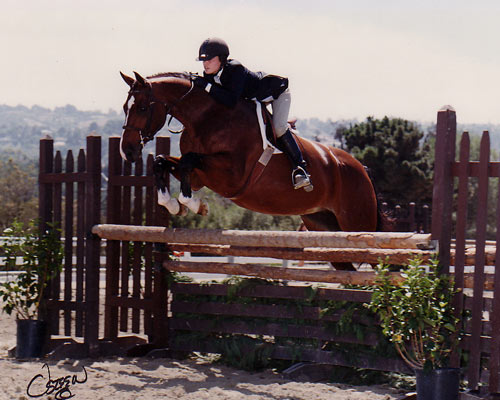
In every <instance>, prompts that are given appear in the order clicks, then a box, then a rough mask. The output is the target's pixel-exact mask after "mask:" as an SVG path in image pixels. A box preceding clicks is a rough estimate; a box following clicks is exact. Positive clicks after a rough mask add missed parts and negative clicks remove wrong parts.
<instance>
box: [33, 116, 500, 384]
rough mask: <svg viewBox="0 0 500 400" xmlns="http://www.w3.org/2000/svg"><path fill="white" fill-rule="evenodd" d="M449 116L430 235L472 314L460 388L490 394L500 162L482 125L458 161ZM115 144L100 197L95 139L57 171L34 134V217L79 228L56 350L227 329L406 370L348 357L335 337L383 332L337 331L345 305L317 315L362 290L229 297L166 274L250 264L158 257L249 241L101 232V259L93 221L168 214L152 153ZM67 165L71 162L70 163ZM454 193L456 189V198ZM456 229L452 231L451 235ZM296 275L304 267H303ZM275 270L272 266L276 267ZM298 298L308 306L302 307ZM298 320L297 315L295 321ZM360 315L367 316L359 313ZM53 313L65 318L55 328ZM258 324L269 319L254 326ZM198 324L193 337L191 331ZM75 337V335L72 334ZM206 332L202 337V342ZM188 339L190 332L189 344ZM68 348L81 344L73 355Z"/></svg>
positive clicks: (496, 321)
mask: <svg viewBox="0 0 500 400" xmlns="http://www.w3.org/2000/svg"><path fill="white" fill-rule="evenodd" d="M455 118H456V117H455V112H454V111H453V110H451V109H445V110H441V111H439V112H438V121H437V122H438V123H437V132H436V133H437V139H436V155H437V156H436V163H435V178H434V180H435V185H434V191H433V205H432V229H431V230H432V239H434V240H437V241H438V242H439V256H440V259H441V262H442V263H443V264H444V265H445V266H446V267H447V269H449V270H450V272H452V273H454V274H455V279H456V285H457V287H458V288H461V289H463V290H464V293H465V295H466V296H457V299H456V304H457V307H458V309H459V310H461V309H464V308H465V309H469V310H470V315H471V319H470V321H469V322H468V323H467V327H466V328H467V336H466V338H465V340H464V341H463V345H462V347H463V352H465V353H467V355H468V357H467V358H468V362H467V363H465V364H461V366H462V368H464V372H465V377H466V378H467V381H468V385H469V387H470V388H471V389H478V388H479V387H480V386H481V385H484V384H487V391H489V392H491V393H496V392H497V391H498V390H499V388H498V378H499V367H500V365H499V364H500V360H499V359H500V354H499V344H500V343H499V340H500V289H498V290H495V288H500V284H497V285H495V283H496V282H497V280H498V279H500V274H495V270H496V265H497V260H498V259H499V257H498V254H497V250H496V246H495V243H491V242H487V241H486V235H485V229H486V228H485V227H486V222H487V221H486V219H487V218H486V212H487V209H488V204H487V199H488V195H487V194H488V182H489V181H490V180H496V182H498V177H499V176H500V173H499V172H500V167H499V163H498V162H491V161H490V160H489V137H488V134H487V133H483V138H482V144H481V155H480V160H479V162H476V161H470V160H469V155H468V151H469V150H468V149H469V143H468V135H467V134H464V135H463V137H462V141H461V150H460V158H459V159H458V160H455V141H456V120H455ZM156 145H157V149H156V152H157V153H167V152H168V139H166V138H157V140H156ZM118 146H119V138H111V139H110V145H109V180H108V182H107V195H106V196H101V195H100V190H101V177H100V173H101V166H100V138H98V137H89V138H88V140H87V152H86V154H85V153H84V152H83V151H81V152H80V154H79V159H80V155H81V154H83V155H81V157H82V159H83V160H84V161H82V162H81V164H80V162H79V164H78V167H77V168H78V171H77V172H73V169H72V167H71V166H67V167H66V170H65V171H62V168H61V167H60V166H57V165H60V164H61V161H57V160H60V159H61V156H60V154H59V153H56V156H55V157H54V156H53V149H52V144H51V141H50V140H42V141H41V153H40V199H41V202H40V215H41V216H42V218H43V220H44V221H53V220H55V221H61V226H62V227H63V235H65V237H71V236H75V235H76V236H77V237H78V240H77V246H76V254H73V253H70V249H69V248H67V253H66V260H67V263H66V267H65V270H64V272H63V273H62V275H61V276H62V277H61V279H59V280H58V279H56V280H55V281H54V282H53V285H52V289H51V291H50V308H49V311H50V313H49V314H50V316H51V321H52V333H53V334H54V335H56V334H59V335H61V334H63V335H67V336H71V337H72V338H73V341H74V342H75V341H76V342H77V343H76V344H75V343H73V344H72V345H66V347H59V350H58V351H59V352H60V354H77V353H78V354H85V355H89V354H90V355H92V354H102V353H106V352H108V351H116V350H117V348H119V347H120V346H125V347H126V346H130V344H131V343H144V344H145V346H144V347H143V349H151V348H153V347H165V346H169V347H170V349H177V350H193V349H198V350H203V349H206V350H217V349H218V350H219V351H220V350H221V347H220V346H223V345H222V344H221V342H220V339H221V337H222V336H224V335H229V334H230V333H235V334H238V335H239V336H242V335H243V336H247V337H248V336H249V335H253V336H255V335H256V336H265V335H269V336H273V337H274V338H275V344H276V346H275V347H274V348H273V349H272V356H274V357H277V358H287V359H297V360H298V359H300V360H310V361H317V362H319V361H321V362H329V363H334V364H339V365H355V366H358V367H365V368H375V369H384V370H396V371H403V370H406V371H407V369H406V368H405V366H404V365H403V364H402V363H401V362H399V360H398V359H391V360H389V361H388V360H384V359H383V358H382V357H380V356H379V357H373V356H371V357H366V356H362V355H359V357H357V361H356V360H353V359H352V358H349V357H347V355H346V353H345V352H342V347H343V346H344V347H345V348H349V343H351V344H352V342H353V341H354V342H355V343H357V345H361V346H363V345H364V346H367V347H373V346H376V345H377V344H378V343H379V339H378V338H376V337H375V336H373V335H368V336H366V337H365V338H361V337H356V338H355V335H353V334H352V332H351V333H350V334H346V333H344V334H342V333H339V332H337V333H336V331H335V329H333V328H332V325H331V324H336V323H338V322H339V321H340V320H341V318H342V311H341V309H337V310H336V311H335V312H333V314H331V315H328V314H327V315H324V313H323V311H324V307H325V304H327V303H328V302H331V301H342V302H348V303H343V304H344V305H346V304H350V303H356V302H357V303H363V302H366V301H369V298H370V292H369V291H365V290H358V289H346V288H345V287H342V286H340V287H335V288H319V289H314V290H313V292H314V293H312V292H311V289H308V287H307V286H304V284H303V283H302V284H300V285H292V284H291V283H290V284H288V285H287V286H283V285H272V286H270V285H267V284H264V283H263V282H260V284H257V285H256V286H255V287H246V288H245V287H238V286H236V289H238V290H239V291H237V292H236V293H237V294H235V292H234V291H235V290H236V289H234V285H227V284H220V283H218V284H212V285H200V284H196V283H182V282H174V281H172V278H173V276H172V275H175V274H173V272H175V271H177V270H178V271H181V270H186V268H187V269H193V268H197V270H203V269H206V270H208V269H210V271H211V272H214V271H220V270H219V268H222V269H224V268H226V269H225V271H226V272H231V273H236V274H242V273H243V272H244V270H245V269H247V270H249V269H248V268H246V267H245V266H241V265H231V264H229V266H228V265H226V266H222V265H215V266H214V265H212V266H211V267H207V264H205V265H204V266H203V265H202V266H196V267H195V266H194V265H193V264H189V263H187V264H186V262H179V261H175V260H168V259H167V256H166V255H165V254H166V253H165V251H166V250H170V251H172V250H179V251H200V252H204V253H205V252H213V253H214V254H218V255H222V254H223V255H234V256H238V255H245V256H252V255H257V253H256V250H255V248H254V249H253V250H252V249H250V247H249V246H245V245H243V246H242V245H241V244H213V243H211V244H210V243H208V244H207V243H197V244H186V243H176V244H174V243H170V242H169V244H168V245H166V244H153V243H150V242H146V241H143V239H144V238H139V237H138V236H137V237H135V236H134V237H124V238H119V239H123V240H107V241H106V259H105V261H101V263H99V255H100V253H99V249H100V248H99V242H100V239H99V237H98V236H97V235H95V234H92V233H91V229H92V227H93V226H95V225H98V224H100V223H101V222H105V223H106V224H114V225H135V226H140V225H146V226H152V225H156V226H166V222H167V218H168V217H167V215H166V214H165V213H164V211H163V210H162V209H160V208H159V207H158V206H156V198H155V195H156V193H155V191H154V189H153V178H152V176H151V162H152V160H151V157H148V159H147V161H146V168H144V167H143V165H142V164H141V163H138V164H136V165H134V166H131V165H130V164H129V163H125V162H123V161H122V160H121V158H120V156H119V151H118ZM70 154H71V153H69V154H68V156H67V160H68V159H70ZM66 163H67V165H72V161H67V162H66ZM471 182H472V183H473V184H474V185H477V187H478V189H477V193H478V196H477V198H474V199H468V195H467V194H468V192H469V188H470V186H472V183H471ZM454 192H457V195H456V200H455V201H454V200H453V199H454V197H453V195H454ZM73 194H74V197H75V198H73V197H72V196H73ZM103 200H104V201H103ZM471 201H474V202H475V203H476V208H477V210H478V213H477V217H476V226H475V232H476V236H475V238H474V241H473V242H472V243H471V242H470V240H469V241H468V240H467V239H470V238H467V236H466V223H465V220H466V217H467V211H468V207H467V206H468V205H469V206H470V204H471ZM101 203H105V204H106V207H105V208H104V207H102V209H106V216H105V218H103V217H102V216H101V215H100V214H99V210H100V209H101ZM490 207H491V205H490ZM59 210H63V211H59ZM499 215H500V213H499V212H497V229H496V232H500V230H499V229H498V225H499V224H500V217H498V216H499ZM101 219H102V221H101ZM96 229H97V228H96ZM455 232H456V237H453V238H452V234H453V233H455ZM285 247H289V246H285ZM272 250H273V251H274V253H268V255H269V254H271V256H276V257H278V258H287V257H288V258H290V259H295V260H324V259H326V258H328V257H332V256H333V255H334V253H335V254H336V256H337V257H349V260H350V261H355V258H356V254H357V256H358V257H362V258H361V259H362V260H366V257H367V254H363V256H360V255H359V253H356V251H358V250H359V249H350V250H346V249H342V250H341V251H339V250H338V249H337V250H332V249H330V250H327V251H330V253H329V254H326V255H325V254H322V251H320V250H318V249H311V250H310V249H309V248H308V247H297V248H295V249H294V250H292V251H291V252H288V253H287V254H288V255H287V256H286V257H283V248H282V247H277V248H273V249H272ZM393 250H394V249H393ZM363 257H364V258H363ZM74 261H76V262H74ZM104 264H105V266H106V270H105V275H106V278H105V284H104V282H102V281H100V279H99V265H101V266H104ZM233 264H236V263H233ZM163 267H165V268H166V269H165V268H163ZM264 267H266V268H276V267H272V266H271V267H270V266H261V267H259V268H261V272H262V271H265V270H266V268H264ZM183 268H184V269H183ZM257 269H258V268H257ZM167 270H168V271H170V272H166V271H167ZM284 271H285V272H286V273H288V272H287V271H286V270H284ZM285 272H284V273H285ZM295 272H296V273H304V274H306V272H305V270H304V271H303V272H301V271H298V272H297V271H295ZM326 272H328V271H326ZM262 273H263V274H264V273H266V272H262ZM272 273H273V274H274V273H276V271H275V270H272ZM366 273H367V272H355V273H351V276H352V277H355V278H349V279H353V280H351V281H347V279H348V278H347V275H346V276H345V277H344V278H340V276H341V275H342V273H341V271H338V273H337V272H336V273H331V272H328V273H327V274H326V275H328V274H330V275H329V276H330V278H329V279H330V282H332V281H335V280H336V281H337V282H344V283H348V282H356V284H362V283H363V282H364V283H366V282H369V280H367V279H365V278H367V277H368V275H362V274H366ZM368 273H369V272H368ZM275 276H276V275H275ZM333 276H335V278H333ZM282 279H286V280H292V279H297V280H300V281H306V282H311V281H314V279H312V275H311V274H310V275H303V276H298V275H295V276H290V275H288V277H284V278H282ZM343 279H344V280H343ZM99 289H101V291H103V292H104V293H101V294H102V295H103V296H104V297H105V300H104V304H103V303H102V302H100V301H99V299H100V297H99ZM313 294H314V296H313ZM235 296H236V297H239V299H240V300H244V302H245V304H244V305H242V303H241V302H236V301H235ZM252 299H253V300H252ZM252 301H254V303H253V304H252ZM305 301H308V302H309V303H307V305H304V304H305V303H304V302H305ZM297 302H299V303H300V307H299V308H300V313H298V311H297V310H295V311H294V310H290V309H288V310H287V307H289V305H290V304H295V303H297ZM226 303H227V304H226ZM99 312H100V314H99ZM235 316H239V317H240V318H241V319H240V320H239V322H238V321H236V320H235V319H234V318H229V317H235ZM299 317H302V319H303V320H301V321H298V318H299ZM323 317H326V319H323ZM262 318H267V320H266V321H267V322H265V323H264V322H262ZM269 318H271V319H273V318H274V319H276V318H279V321H278V322H275V323H274V325H273V322H272V321H269ZM353 318H354V319H356V318H358V317H355V316H353ZM359 318H360V319H361V320H362V319H363V317H362V316H360V317H359ZM59 320H61V321H62V322H63V327H61V326H60V323H59ZM72 321H74V327H73V322H72ZM214 321H215V322H214ZM252 321H253V322H252ZM256 321H257V322H259V321H260V322H259V323H263V324H264V326H265V327H264V328H263V327H262V326H261V327H260V328H259V326H258V323H257V325H256ZM358 322H359V323H361V324H362V323H363V321H358ZM337 327H338V326H337ZM332 329H333V330H332ZM194 332H198V334H199V335H198V336H196V335H195V336H193V335H189V333H194ZM82 335H83V341H82V340H81V339H78V338H81V337H82ZM203 335H205V336H203ZM203 337H206V339H207V340H202V339H200V338H203ZM53 338H54V340H53V343H54V345H55V344H59V343H60V342H61V341H67V339H59V338H58V336H53ZM186 338H191V339H193V338H194V339H196V340H194V339H193V341H192V342H190V341H189V340H187V341H186V340H185V339H186ZM287 338H295V339H294V340H295V341H299V342H300V341H303V342H304V343H305V342H307V344H308V347H307V346H306V347H307V348H305V350H304V351H303V352H297V351H296V349H295V348H294V347H293V346H288V344H289V340H288V339H287ZM354 338H355V339H354ZM56 339H57V340H56ZM209 339H210V340H209ZM309 339H314V340H315V341H314V343H313V342H312V341H309V342H308V340H309ZM190 343H192V345H191V344H190ZM295 343H296V342H295ZM287 346H288V347H287ZM75 348H77V349H78V351H76V352H75V353H71V351H74V349H75ZM61 349H62V350H61ZM299 353H300V354H299ZM459 363H460V358H459V357H458V356H455V358H454V364H455V365H457V366H458V365H460V364H459Z"/></svg>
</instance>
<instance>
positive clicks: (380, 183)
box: [338, 117, 434, 206]
mask: <svg viewBox="0 0 500 400" xmlns="http://www.w3.org/2000/svg"><path fill="white" fill-rule="evenodd" d="M338 134H339V136H341V137H342V145H343V147H344V148H345V149H346V150H347V151H348V152H349V153H351V154H352V155H353V156H354V157H356V158H357V159H358V160H359V161H360V162H361V163H362V164H363V165H365V166H366V167H368V169H369V172H370V175H371V177H372V180H373V182H374V185H375V188H376V190H377V192H378V193H379V194H380V195H381V197H382V199H383V201H386V202H387V203H388V204H389V206H394V205H396V204H407V203H409V202H411V201H413V202H415V203H417V204H430V203H431V200H432V167H433V163H434V150H433V149H434V137H433V136H432V135H430V134H428V135H425V134H424V133H423V132H422V131H421V130H420V129H419V127H418V126H417V125H416V124H415V123H413V122H409V121H406V120H403V119H400V118H393V119H389V118H387V117H384V118H383V119H381V120H379V119H375V118H373V117H368V118H367V119H366V121H365V122H362V123H359V124H355V125H354V126H351V127H350V128H348V129H345V130H341V131H338Z"/></svg>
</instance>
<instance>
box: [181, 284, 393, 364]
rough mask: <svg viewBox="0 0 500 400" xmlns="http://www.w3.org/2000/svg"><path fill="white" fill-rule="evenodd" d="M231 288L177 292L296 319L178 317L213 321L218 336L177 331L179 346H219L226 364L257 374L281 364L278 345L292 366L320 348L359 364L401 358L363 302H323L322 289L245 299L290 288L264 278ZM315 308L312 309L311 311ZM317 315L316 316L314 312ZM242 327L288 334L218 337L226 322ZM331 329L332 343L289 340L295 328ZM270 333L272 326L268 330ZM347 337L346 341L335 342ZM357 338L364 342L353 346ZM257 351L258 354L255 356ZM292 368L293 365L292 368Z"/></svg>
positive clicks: (312, 339) (185, 297) (188, 299)
mask: <svg viewBox="0 0 500 400" xmlns="http://www.w3.org/2000/svg"><path fill="white" fill-rule="evenodd" d="M224 284H225V285H227V292H226V293H227V294H226V295H213V294H212V295H209V294H204V295H201V294H183V293H175V294H174V301H176V302H189V303H203V304H207V303H226V304H244V305H249V306H258V305H259V306H262V305H267V306H271V307H286V310H287V311H288V312H291V313H292V315H293V316H292V315H288V316H284V315H281V314H278V315H273V316H264V315H262V316H242V315H237V314H235V315H231V314H226V313H220V314H218V313H217V314H203V313H175V315H174V318H181V319H186V320H204V321H209V323H210V326H212V327H213V329H214V331H213V333H207V332H193V331H176V332H175V341H176V343H178V344H181V343H183V344H186V345H187V346H193V343H211V344H212V346H213V348H215V349H217V351H218V352H219V353H221V359H220V360H221V361H222V362H224V363H225V364H228V365H231V366H233V367H236V368H242V369H247V370H255V369H260V368H263V367H266V366H267V367H268V366H270V365H276V362H275V360H272V359H271V354H272V350H274V349H275V348H276V347H277V346H283V347H286V348H287V350H288V352H289V355H290V356H291V358H292V359H293V360H292V361H290V362H293V361H294V362H297V361H299V360H301V359H302V353H303V351H304V350H307V349H313V350H314V349H319V348H321V350H323V351H332V352H333V353H335V354H342V355H343V357H344V358H345V359H346V360H350V361H351V362H353V363H354V362H356V359H357V357H359V356H363V357H366V358H371V357H373V359H376V358H378V357H389V358H391V357H397V354H396V351H395V350H394V348H393V346H392V345H391V343H390V342H389V340H388V339H386V338H385V337H384V335H383V334H382V331H381V328H380V327H379V326H378V325H377V323H376V319H375V315H374V313H373V312H371V311H370V310H368V309H367V308H366V307H365V306H364V304H363V303H360V302H352V301H334V300H326V299H320V298H318V289H319V287H318V286H316V285H314V286H313V285H309V286H306V287H304V289H305V290H304V293H303V296H301V297H298V298H290V297H288V296H284V297H283V298H280V297H279V296H278V297H268V296H263V297H260V296H259V297H257V296H252V295H242V293H243V290H244V292H245V293H249V292H250V293H251V292H253V290H249V289H252V288H255V287H257V286H258V287H262V286H286V283H285V282H281V281H273V280H267V279H259V278H242V277H231V278H229V279H227V280H225V281H224ZM311 308H312V309H311ZM314 309H316V310H317V312H318V316H319V319H318V318H316V317H312V319H309V318H308V317H306V316H304V312H305V311H307V312H308V313H309V312H311V311H314ZM313 314H314V313H313ZM234 323H237V324H238V325H239V324H242V325H246V326H247V327H249V328H250V329H253V328H256V327H259V330H261V329H260V328H263V327H265V326H271V325H272V326H273V328H272V329H276V327H278V326H279V327H280V328H281V329H280V330H281V331H282V332H283V333H281V334H279V335H276V336H273V335H256V334H254V335H251V334H246V335H235V336H234V337H233V335H230V334H227V333H216V332H217V329H216V328H217V327H220V326H222V325H224V324H229V326H231V324H234ZM298 326H304V327H316V326H322V327H325V330H326V331H327V332H330V333H331V335H332V340H331V341H330V340H324V339H323V340H319V339H317V338H315V337H294V336H288V334H287V332H288V330H289V328H290V327H298ZM265 329H267V328H265ZM374 335H376V336H375V337H377V339H375V341H376V342H377V345H376V346H370V345H366V344H362V342H363V341H364V340H365V339H366V338H367V337H368V336H370V337H371V338H373V337H374ZM339 336H340V337H343V338H344V340H345V341H342V340H338V339H333V338H336V337H339ZM353 337H355V338H357V339H358V341H359V343H349V342H350V341H351V339H352V338H353ZM371 340H373V339H371ZM253 352H255V353H253ZM250 353H252V354H250ZM287 366H289V365H288V364H287Z"/></svg>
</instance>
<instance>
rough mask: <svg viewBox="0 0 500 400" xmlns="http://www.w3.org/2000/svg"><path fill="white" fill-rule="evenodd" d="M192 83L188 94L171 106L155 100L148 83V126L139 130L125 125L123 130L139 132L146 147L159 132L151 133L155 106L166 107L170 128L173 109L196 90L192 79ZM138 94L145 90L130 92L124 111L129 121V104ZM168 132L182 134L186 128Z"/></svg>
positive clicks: (132, 90) (142, 143) (131, 90)
mask: <svg viewBox="0 0 500 400" xmlns="http://www.w3.org/2000/svg"><path fill="white" fill-rule="evenodd" d="M190 83H191V87H190V88H189V90H188V91H187V92H186V93H184V94H183V95H182V96H181V97H179V98H178V99H177V100H176V101H175V102H174V103H172V104H170V105H169V104H168V103H166V102H164V101H159V100H157V99H155V98H154V97H153V91H152V89H151V84H150V83H148V84H147V86H146V88H145V89H146V90H147V94H148V106H147V112H148V115H147V120H146V126H145V127H144V128H138V127H136V126H131V125H128V124H125V125H123V126H122V129H129V130H133V131H138V132H139V135H140V137H141V145H142V146H143V147H144V145H145V144H146V143H148V142H150V141H151V140H153V139H154V136H155V134H156V132H158V130H157V131H156V132H152V131H151V122H152V119H153V108H154V106H155V104H161V105H162V106H164V107H165V109H166V111H165V116H167V115H170V119H169V121H168V122H167V126H169V125H170V123H171V122H172V118H173V115H172V114H171V111H172V109H173V108H175V107H176V106H177V105H179V103H180V102H181V101H182V100H184V99H185V98H186V96H187V95H188V94H189V93H191V91H192V90H193V88H194V83H193V80H192V79H190ZM137 93H144V90H140V89H134V88H133V87H132V88H131V89H130V90H129V92H128V97H127V100H126V102H125V104H124V106H123V111H124V112H125V115H126V117H127V120H128V111H129V109H128V102H129V100H130V98H131V97H132V96H134V95H135V94H137ZM143 111H146V110H143ZM125 122H126V121H125ZM160 129H161V127H160ZM168 130H169V131H170V132H171V133H182V132H183V131H184V127H183V128H181V129H180V130H179V131H172V130H171V129H170V128H168Z"/></svg>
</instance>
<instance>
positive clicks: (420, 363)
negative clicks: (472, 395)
mask: <svg viewBox="0 0 500 400" xmlns="http://www.w3.org/2000/svg"><path fill="white" fill-rule="evenodd" d="M401 277H402V280H401V281H399V282H393V279H392V278H391V276H390V274H389V265H387V264H385V263H381V264H379V265H378V266H377V284H376V286H375V287H374V290H373V294H372V298H371V302H370V304H369V308H370V309H371V310H372V311H374V312H376V313H377V314H378V316H379V318H380V325H381V327H382V331H383V334H384V335H385V336H387V337H388V338H389V340H390V341H391V342H392V343H393V344H394V346H395V348H396V350H397V352H398V353H399V354H400V356H401V357H402V358H403V360H404V361H405V362H406V363H407V364H408V365H409V366H410V367H411V368H413V369H414V370H415V373H416V376H417V399H422V400H434V399H436V400H437V399H439V400H448V399H458V396H459V381H460V377H459V372H460V371H459V369H458V368H449V359H450V355H451V353H452V352H453V351H454V350H455V349H456V348H457V346H458V343H459V340H460V335H459V332H458V325H459V322H460V320H459V319H458V318H457V316H456V314H455V309H454V307H453V298H454V296H455V294H456V291H455V290H454V284H453V280H452V279H451V278H450V276H449V275H447V274H441V273H440V270H439V262H438V260H437V259H432V260H429V262H428V263H427V265H426V266H424V265H422V261H421V260H420V259H418V258H414V259H412V260H410V262H409V265H408V266H407V267H405V268H404V269H403V271H402V274H401Z"/></svg>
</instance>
